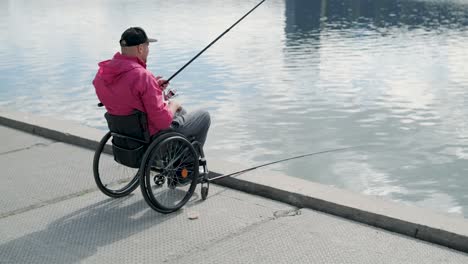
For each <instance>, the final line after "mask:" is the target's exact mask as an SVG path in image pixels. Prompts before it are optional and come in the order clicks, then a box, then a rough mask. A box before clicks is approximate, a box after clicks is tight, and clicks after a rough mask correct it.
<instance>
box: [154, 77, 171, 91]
mask: <svg viewBox="0 0 468 264" xmlns="http://www.w3.org/2000/svg"><path fill="white" fill-rule="evenodd" d="M156 82H157V83H158V85H159V87H161V89H162V90H163V91H164V90H166V88H167V86H169V82H168V81H166V80H164V79H162V77H161V76H156Z"/></svg>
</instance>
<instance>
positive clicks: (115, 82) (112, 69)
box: [93, 27, 211, 146]
mask: <svg viewBox="0 0 468 264" xmlns="http://www.w3.org/2000/svg"><path fill="white" fill-rule="evenodd" d="M151 42H156V40H155V39H151V38H148V37H147V35H146V33H145V31H144V30H143V29H142V28H139V27H131V28H129V29H127V30H125V31H124V32H123V34H122V36H121V39H120V47H121V52H117V53H116V54H115V55H114V57H113V58H112V59H110V60H106V61H102V62H100V63H99V70H98V72H97V74H96V77H95V79H94V81H93V85H94V87H95V90H96V94H97V97H98V98H99V100H100V102H101V103H102V104H104V106H105V107H106V110H107V112H108V113H109V114H112V115H129V114H131V113H132V112H133V111H134V110H139V111H141V112H144V113H146V115H147V119H148V128H149V133H150V135H151V136H154V135H156V134H157V133H158V132H160V131H163V130H166V129H170V128H172V129H173V130H174V131H176V132H179V133H181V134H183V135H186V136H187V137H194V138H195V139H196V140H197V141H198V142H200V143H201V144H202V146H203V145H204V143H205V141H206V137H207V133H208V129H209V127H210V123H211V121H210V115H209V113H208V112H207V111H204V110H199V111H195V112H191V113H187V112H186V111H185V110H184V109H182V106H181V105H180V103H179V102H177V101H174V100H171V101H166V100H165V98H164V93H163V91H164V90H165V89H166V88H167V86H168V83H167V82H166V81H165V80H163V79H162V78H161V77H160V76H157V77H155V76H154V75H153V74H152V73H151V72H150V71H148V70H147V69H146V63H147V58H148V53H149V44H150V43H151Z"/></svg>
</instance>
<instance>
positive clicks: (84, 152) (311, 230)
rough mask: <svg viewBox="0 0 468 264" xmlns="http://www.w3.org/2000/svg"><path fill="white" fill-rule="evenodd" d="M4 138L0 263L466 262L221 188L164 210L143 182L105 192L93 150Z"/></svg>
mask: <svg viewBox="0 0 468 264" xmlns="http://www.w3.org/2000/svg"><path fill="white" fill-rule="evenodd" d="M0 138H2V144H0V168H1V174H0V175H1V176H0V196H1V199H0V263H48V264H49V263H468V255H467V254H464V253H460V252H457V251H454V250H451V249H447V248H444V247H441V246H437V245H433V244H429V243H426V242H422V241H419V240H416V239H412V238H408V237H405V236H402V235H397V234H394V233H390V232H387V231H383V230H380V229H377V228H374V227H369V226H366V225H363V224H359V223H355V222H352V221H349V220H345V219H341V218H338V217H334V216H330V215H327V214H324V213H320V212H317V211H313V210H308V209H298V208H294V207H291V206H290V205H287V204H283V203H279V202H276V201H272V200H268V199H264V198H261V197H258V196H254V195H249V194H245V193H242V192H238V191H234V190H231V189H226V188H223V187H219V186H213V185H212V188H211V189H210V195H209V198H208V199H207V200H206V201H203V202H202V201H201V200H200V199H199V198H198V199H195V201H193V202H191V203H189V204H187V205H186V206H185V207H184V208H183V209H182V210H180V211H178V212H176V213H173V214H170V215H162V214H159V213H156V212H154V211H153V210H151V209H150V208H149V207H148V206H147V205H146V203H145V201H144V200H143V197H142V196H141V194H140V191H139V189H137V190H136V191H135V192H134V194H133V195H131V196H129V197H126V198H122V199H110V198H108V197H106V196H105V195H103V194H101V193H100V192H99V191H98V190H97V188H96V187H95V184H94V180H93V174H92V169H91V164H92V157H93V152H92V151H90V150H88V149H83V148H80V147H76V146H72V145H68V144H64V143H61V142H54V141H51V140H48V139H45V138H41V137H37V136H34V135H30V134H27V133H24V132H20V131H17V130H13V129H10V128H6V127H3V126H0ZM197 193H199V188H197ZM191 212H196V213H197V214H198V215H199V218H198V219H196V220H189V219H188V216H187V215H188V214H189V213H191Z"/></svg>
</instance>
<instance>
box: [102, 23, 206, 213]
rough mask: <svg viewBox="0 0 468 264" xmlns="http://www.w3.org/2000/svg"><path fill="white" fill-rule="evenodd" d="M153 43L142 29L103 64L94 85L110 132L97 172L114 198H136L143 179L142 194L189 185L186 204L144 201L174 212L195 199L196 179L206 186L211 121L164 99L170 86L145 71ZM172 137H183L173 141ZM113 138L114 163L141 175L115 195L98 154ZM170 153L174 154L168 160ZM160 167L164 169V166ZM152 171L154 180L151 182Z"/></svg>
mask: <svg viewBox="0 0 468 264" xmlns="http://www.w3.org/2000/svg"><path fill="white" fill-rule="evenodd" d="M151 42H156V40H155V39H151V38H148V36H147V35H146V33H145V31H144V30H143V29H142V28H139V27H131V28H128V29H127V30H125V31H124V32H123V34H122V36H121V39H120V47H121V52H117V53H116V54H115V55H114V56H113V58H112V59H110V60H106V61H102V62H100V63H99V70H98V72H97V74H96V76H95V78H94V80H93V85H94V87H95V91H96V95H97V97H98V98H99V100H100V102H101V103H102V104H103V105H104V106H105V108H106V110H107V113H106V114H105V117H106V120H107V123H108V126H109V130H110V132H109V133H108V135H106V136H105V137H104V138H103V140H102V141H101V143H100V146H99V147H98V150H97V151H96V154H95V160H94V162H93V170H94V175H95V180H96V183H97V185H98V187H99V188H100V189H101V191H103V192H104V193H105V194H106V195H108V196H111V197H121V196H123V195H126V194H128V193H130V192H132V191H133V190H134V189H135V188H136V185H137V181H138V178H139V177H138V175H139V174H141V175H142V177H143V178H144V179H143V180H141V181H140V182H141V185H142V189H145V190H148V191H147V192H148V193H149V192H150V191H152V190H153V189H152V187H151V185H148V184H149V183H150V182H149V180H147V179H149V178H151V179H152V182H154V184H155V185H156V186H160V187H162V186H163V185H164V183H167V186H168V187H169V188H175V187H177V186H184V185H186V184H187V183H191V184H190V189H189V190H187V195H186V196H184V197H185V198H184V200H181V201H180V202H177V203H176V205H173V204H172V205H163V204H162V203H161V201H158V199H157V198H156V197H157V196H156V195H150V194H148V193H144V196H145V199H146V198H148V199H149V200H152V201H153V202H149V204H150V205H152V207H153V209H155V210H159V211H161V212H170V211H173V210H175V209H176V208H179V207H180V206H182V205H183V203H185V202H186V201H187V199H188V198H187V197H190V195H191V193H193V190H194V187H195V185H196V183H197V182H198V179H197V180H193V178H194V176H193V175H198V176H203V177H202V178H203V179H204V181H202V183H203V182H206V179H207V178H206V177H207V172H208V170H207V167H206V161H205V158H204V154H203V145H204V144H205V141H206V137H207V133H208V129H209V127H210V124H211V121H210V115H209V113H208V112H207V111H204V110H198V111H194V112H190V113H187V111H186V110H185V109H183V108H182V106H181V104H180V103H179V102H177V101H174V100H172V99H171V100H169V99H167V98H166V97H165V94H164V90H165V89H166V88H167V86H168V82H167V81H165V80H163V79H162V78H161V77H160V76H157V77H155V76H154V75H153V74H152V73H151V72H150V71H148V70H147V69H146V63H147V58H148V53H149V44H150V43H151ZM174 132H175V133H176V134H179V135H180V134H182V135H183V136H184V137H183V138H180V137H177V135H175V136H174ZM166 135H168V136H166ZM171 135H172V136H171ZM166 137H167V138H166ZM110 138H112V152H113V156H114V160H115V161H117V162H118V163H120V164H122V165H124V166H126V167H130V168H135V169H139V171H141V172H139V173H137V174H136V175H135V176H134V177H133V178H132V180H131V181H130V182H129V183H128V184H127V185H126V186H124V187H123V188H120V189H117V190H112V189H110V186H111V185H107V184H105V183H104V182H103V174H104V171H101V170H100V165H99V163H100V160H101V159H100V153H101V152H103V151H104V146H105V145H106V142H107V141H108V140H109V139H110ZM156 139H157V140H156ZM152 143H155V144H152ZM153 145H154V147H152V146H153ZM168 149H169V150H170V151H169V150H168ZM166 150H167V151H166ZM164 151H166V152H164ZM172 152H174V153H175V154H174V155H170V154H171V153H172ZM178 153H180V154H178ZM145 155H146V156H145ZM184 155H185V156H184ZM168 156H170V157H168ZM145 157H147V158H146V159H145ZM195 157H198V158H195ZM143 161H144V162H143ZM157 162H166V163H165V164H164V165H163V166H160V165H158V163H157ZM198 166H201V167H198ZM142 170H143V171H142ZM153 171H154V172H155V173H156V176H153V174H152V172H153ZM145 179H146V180H145ZM200 179H201V178H200ZM202 189H203V185H202ZM207 192H208V191H207V188H206V191H205V192H204V196H203V195H202V197H205V198H206V194H207ZM149 200H147V201H149Z"/></svg>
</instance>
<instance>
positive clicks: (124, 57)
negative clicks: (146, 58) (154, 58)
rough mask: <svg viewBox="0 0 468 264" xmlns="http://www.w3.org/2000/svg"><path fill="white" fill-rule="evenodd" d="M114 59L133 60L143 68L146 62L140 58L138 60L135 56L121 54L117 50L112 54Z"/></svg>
mask: <svg viewBox="0 0 468 264" xmlns="http://www.w3.org/2000/svg"><path fill="white" fill-rule="evenodd" d="M114 59H117V60H127V61H133V62H136V63H138V64H140V65H141V66H143V68H145V69H146V63H144V62H143V61H142V60H140V59H139V58H137V57H133V56H127V55H122V54H121V53H120V52H117V53H115V55H114Z"/></svg>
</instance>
